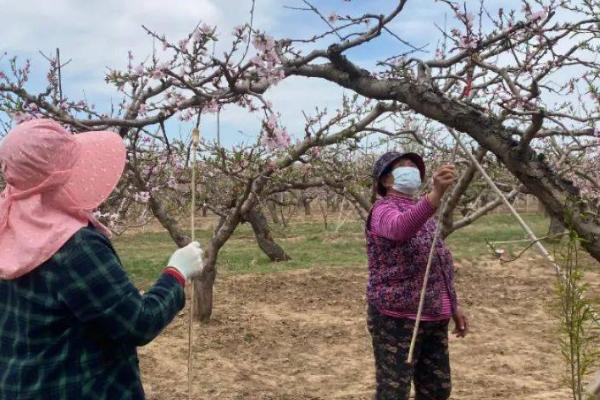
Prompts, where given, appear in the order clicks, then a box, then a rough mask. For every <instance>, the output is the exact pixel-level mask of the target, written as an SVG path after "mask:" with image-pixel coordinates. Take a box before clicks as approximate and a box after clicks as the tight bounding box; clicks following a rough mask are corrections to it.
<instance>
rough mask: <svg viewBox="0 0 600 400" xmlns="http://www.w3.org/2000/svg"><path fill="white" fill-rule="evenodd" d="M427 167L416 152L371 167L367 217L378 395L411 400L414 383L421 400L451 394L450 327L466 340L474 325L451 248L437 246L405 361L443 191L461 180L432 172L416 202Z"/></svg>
mask: <svg viewBox="0 0 600 400" xmlns="http://www.w3.org/2000/svg"><path fill="white" fill-rule="evenodd" d="M424 177H425V163H424V162H423V159H422V157H421V156H419V155H418V154H415V153H404V154H401V153H397V152H388V153H386V154H384V155H383V156H381V157H380V158H379V159H378V160H377V162H376V163H375V166H374V169H373V179H374V186H373V190H374V193H376V194H378V195H379V196H380V198H379V199H378V200H377V201H376V202H375V203H374V205H373V208H372V210H371V213H370V215H369V218H368V220H367V226H366V235H367V252H368V259H369V283H368V286H367V299H368V312H367V313H368V327H369V332H370V333H371V336H372V339H373V351H374V354H375V367H376V380H377V392H376V396H375V398H376V399H378V400H383V399H408V398H409V395H410V387H411V381H413V382H414V386H415V392H416V399H417V400H430V399H431V400H445V399H448V398H449V397H450V392H451V387H452V386H451V378H450V360H449V355H448V325H449V321H450V319H453V320H454V323H455V326H456V328H455V330H454V333H455V334H456V335H457V336H459V337H464V336H465V335H466V333H467V331H468V324H467V320H466V318H465V316H464V315H463V313H462V312H461V310H460V308H459V306H458V301H457V296H456V292H455V289H454V267H453V262H452V255H451V253H450V250H449V249H448V248H447V247H446V245H445V244H444V242H443V241H442V240H441V239H438V241H437V242H436V244H435V246H436V249H435V254H434V258H433V262H432V266H431V271H430V276H429V282H428V285H427V290H426V292H425V303H424V308H423V313H422V316H421V321H422V322H421V324H420V327H419V332H418V337H417V342H416V347H415V353H414V361H413V364H412V365H408V364H407V363H406V360H407V357H408V349H409V346H410V340H411V336H412V331H413V327H414V324H415V319H416V315H417V309H418V305H419V296H420V291H421V286H422V284H423V277H424V273H425V268H426V265H427V259H428V256H429V250H430V248H431V244H432V241H433V236H434V232H435V230H436V223H435V221H434V220H433V218H432V217H433V215H434V214H435V211H436V209H437V208H438V207H439V206H440V202H441V199H442V196H443V195H444V192H446V190H447V189H448V188H449V187H450V186H451V185H452V183H453V182H454V181H455V180H456V172H455V168H454V166H452V165H445V166H443V167H441V168H440V169H438V170H437V171H436V172H435V173H434V175H433V189H432V191H431V192H429V193H427V194H426V195H424V196H422V197H420V198H417V197H416V194H417V192H418V191H419V189H420V187H421V185H422V181H423V179H424Z"/></svg>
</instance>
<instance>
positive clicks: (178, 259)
mask: <svg viewBox="0 0 600 400" xmlns="http://www.w3.org/2000/svg"><path fill="white" fill-rule="evenodd" d="M203 253H204V252H203V251H202V248H200V243H198V242H192V243H190V244H188V245H187V246H185V247H182V248H181V249H178V250H176V251H175V252H174V253H173V254H172V255H171V258H169V263H168V266H169V267H173V268H175V269H176V270H177V271H179V272H180V273H181V275H183V276H184V277H185V279H188V280H189V279H192V278H194V277H196V276H198V275H200V274H201V273H202V270H203V269H204V264H203V263H202V254H203Z"/></svg>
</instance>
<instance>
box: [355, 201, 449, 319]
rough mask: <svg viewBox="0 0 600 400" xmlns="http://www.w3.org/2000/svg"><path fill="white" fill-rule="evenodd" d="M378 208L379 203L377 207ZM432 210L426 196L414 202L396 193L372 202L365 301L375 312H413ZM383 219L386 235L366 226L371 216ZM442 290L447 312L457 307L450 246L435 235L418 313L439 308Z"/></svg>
mask: <svg viewBox="0 0 600 400" xmlns="http://www.w3.org/2000/svg"><path fill="white" fill-rule="evenodd" d="M380 207H381V208H380ZM434 213H435V209H434V208H433V207H432V205H431V203H430V202H429V200H428V199H427V198H426V197H422V198H421V199H420V200H419V201H415V200H412V199H408V198H406V197H400V196H393V195H390V196H386V197H384V198H382V199H379V200H378V201H376V202H375V204H374V205H373V208H372V210H371V213H370V214H369V218H368V219H367V224H366V236H367V255H368V262H369V282H368V285H367V300H368V302H369V304H371V305H372V306H374V307H376V308H377V309H378V310H380V311H384V312H385V311H388V312H391V313H400V314H413V313H415V314H416V312H417V309H418V306H419V296H420V292H421V286H422V285H423V277H424V275H425V268H426V266H427V258H428V256H429V250H430V248H431V243H432V240H433V236H434V233H435V229H436V222H435V221H434V219H433V218H431V217H432V216H433V214H434ZM374 214H376V216H377V218H387V219H390V218H391V219H392V220H387V221H386V224H387V225H388V226H392V227H393V232H392V234H391V235H387V237H383V236H380V235H377V234H375V233H374V232H373V230H372V226H371V223H372V218H373V216H374ZM444 292H446V293H448V294H449V296H450V302H451V305H452V311H453V312H454V311H455V310H456V308H457V296H456V291H455V289H454V266H453V261H452V255H451V253H450V250H449V249H448V248H447V247H446V245H445V244H444V242H443V241H442V240H441V239H438V241H437V243H436V250H435V254H434V258H433V261H432V265H431V271H430V275H429V282H428V285H427V290H426V294H425V304H424V308H423V313H424V314H427V315H440V314H441V313H442V307H443V304H442V298H443V297H444V296H442V294H445V293H444Z"/></svg>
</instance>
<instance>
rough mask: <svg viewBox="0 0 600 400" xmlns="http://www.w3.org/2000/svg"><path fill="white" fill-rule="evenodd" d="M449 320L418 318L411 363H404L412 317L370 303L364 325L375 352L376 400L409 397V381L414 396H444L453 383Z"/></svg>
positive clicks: (432, 399)
mask: <svg viewBox="0 0 600 400" xmlns="http://www.w3.org/2000/svg"><path fill="white" fill-rule="evenodd" d="M448 322H449V321H448V320H445V321H433V322H429V321H421V323H420V325H419V334H418V336H417V342H416V347H415V352H414V356H413V364H412V365H408V364H406V359H407V358H408V349H409V347H410V340H411V337H412V331H413V327H414V324H415V321H413V320H410V319H403V318H393V317H388V316H386V315H383V314H380V313H379V312H378V311H377V310H376V309H375V308H374V307H372V306H369V309H368V312H367V326H368V328H369V332H370V333H371V337H372V338H373V352H374V354H375V378H376V381H377V392H376V394H375V399H376V400H388V399H393V400H408V398H409V396H410V387H411V381H412V382H414V386H415V395H416V397H415V399H416V400H447V399H448V398H449V397H450V392H451V390H452V384H451V379H450V358H449V355H448Z"/></svg>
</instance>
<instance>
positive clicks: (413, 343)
mask: <svg viewBox="0 0 600 400" xmlns="http://www.w3.org/2000/svg"><path fill="white" fill-rule="evenodd" d="M457 150H458V145H457V144H455V146H454V150H453V151H452V162H453V163H454V161H455V158H456V151H457ZM449 192H450V190H447V191H446V193H444V196H443V199H442V202H441V203H442V204H441V206H440V208H439V210H440V212H439V216H440V217H441V216H443V215H444V213H445V212H446V207H447V206H448V199H449V196H448V194H449ZM441 232H442V224H441V221H439V222H438V225H437V226H436V229H435V233H434V234H433V241H432V242H431V248H430V249H429V257H428V258H427V266H426V267H425V275H424V277H423V285H422V286H421V295H420V297H419V308H418V309H417V318H416V320H415V326H414V327H413V333H412V338H411V339H410V347H409V349H408V357H407V359H406V363H407V364H412V362H413V357H414V352H415V346H416V344H417V337H418V336H419V326H420V325H421V315H422V313H423V306H424V304H425V293H426V292H427V283H428V282H429V273H430V271H431V264H432V261H433V254H434V253H435V245H436V243H437V241H438V238H439V237H440V234H441Z"/></svg>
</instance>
